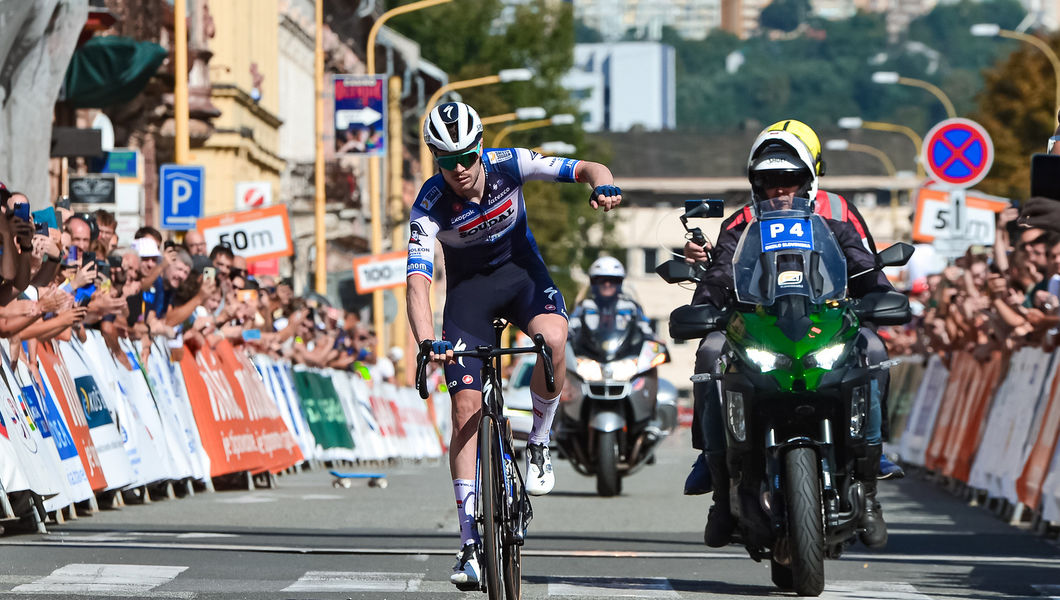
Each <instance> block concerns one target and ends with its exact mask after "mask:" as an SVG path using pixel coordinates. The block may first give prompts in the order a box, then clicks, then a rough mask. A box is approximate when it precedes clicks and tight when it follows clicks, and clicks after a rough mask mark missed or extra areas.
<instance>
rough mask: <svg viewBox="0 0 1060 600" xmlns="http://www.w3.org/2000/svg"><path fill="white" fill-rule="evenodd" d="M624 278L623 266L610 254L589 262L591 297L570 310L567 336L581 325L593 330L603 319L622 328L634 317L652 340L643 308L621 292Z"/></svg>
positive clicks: (576, 332) (572, 337) (651, 332)
mask: <svg viewBox="0 0 1060 600" xmlns="http://www.w3.org/2000/svg"><path fill="white" fill-rule="evenodd" d="M625 278H626V269H625V267H623V266H622V263H621V262H619V260H618V259H617V258H615V257H613V256H601V257H600V258H598V259H596V260H594V261H593V264H591V265H589V289H590V290H591V292H592V297H590V298H585V299H584V300H582V301H581V302H579V303H578V306H576V307H575V308H574V311H572V312H571V314H570V322H569V324H568V329H569V330H570V333H569V336H568V337H569V338H570V339H572V340H573V339H576V338H577V337H578V331H579V330H580V329H581V328H582V327H583V326H584V327H588V328H589V329H590V330H592V329H596V327H597V326H598V325H599V324H600V323H601V322H603V321H604V320H606V319H613V320H614V321H615V325H616V328H618V329H625V328H626V326H627V324H628V323H629V321H630V320H635V321H636V322H637V323H638V324H639V325H640V328H641V331H643V332H644V335H645V336H646V337H648V338H649V339H653V340H654V339H655V337H656V336H655V332H654V331H652V329H651V325H650V324H649V323H648V317H646V316H644V309H642V308H641V307H640V304H637V302H636V301H635V300H633V299H632V298H630V297H629V296H627V295H625V294H623V293H622V282H623V281H624V280H625Z"/></svg>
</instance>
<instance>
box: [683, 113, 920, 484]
mask: <svg viewBox="0 0 1060 600" xmlns="http://www.w3.org/2000/svg"><path fill="white" fill-rule="evenodd" d="M770 131H787V132H789V133H791V134H792V135H794V136H795V137H797V138H798V139H799V140H800V141H801V142H802V143H803V144H805V145H806V147H807V148H809V149H810V152H811V155H812V157H813V161H814V171H815V173H816V174H817V175H818V176H820V175H824V169H825V165H824V158H823V156H822V155H821V141H820V139H819V138H818V137H817V134H816V133H815V132H814V131H813V129H811V128H810V126H808V125H806V124H805V123H803V122H801V121H796V120H794V119H785V120H783V121H777V122H776V123H773V124H772V125H770V126H769V127H767V128H765V129H763V130H762V133H761V134H760V135H759V137H758V139H756V140H755V144H754V145H753V146H752V149H751V153H752V155H753V154H754V153H755V149H756V148H757V147H758V146H759V145H760V144H761V143H762V141H763V139H762V136H763V135H765V134H766V133H767V132H770ZM814 199H815V202H814V212H816V213H817V214H819V215H821V216H822V217H824V218H826V219H835V220H837V221H846V222H848V223H850V224H851V225H852V226H853V227H854V230H855V231H857V233H858V235H859V236H860V237H861V243H862V245H864V246H865V248H866V249H868V250H869V252H871V253H873V254H875V253H876V243H875V241H874V240H873V239H872V234H871V233H870V232H869V226H868V225H867V224H866V223H865V219H864V217H862V216H861V213H860V212H859V211H858V209H857V207H856V206H854V205H853V204H850V203H848V202H847V201H846V198H844V197H842V196H840V195H839V194H836V193H833V192H828V191H825V190H820V189H818V190H817V191H816V194H815V196H814ZM753 218H754V214H753V208H752V206H751V205H750V204H749V205H747V206H745V207H743V208H742V209H741V210H739V211H737V212H736V213H735V214H734V215H733V216H732V217H731V218H729V219H727V220H726V221H725V222H724V223H723V224H722V228H723V229H728V228H733V227H737V226H740V225H741V224H743V225H746V224H747V223H749V222H750V221H751V220H752V219H753ZM711 249H712V246H711V244H710V242H709V241H708V242H707V243H706V245H704V246H700V245H697V244H695V243H693V242H691V241H689V242H687V243H686V244H685V247H684V255H685V260H686V262H689V263H695V262H704V261H706V260H708V255H707V252H708V251H710V250H711ZM719 343H720V342H718V341H716V340H715V341H713V342H712V344H711V345H710V346H707V347H705V348H704V347H703V346H701V347H700V351H701V352H705V353H706V355H705V357H704V360H708V361H709V360H711V356H714V357H715V358H714V359H713V360H716V356H718V355H719V354H720V352H721V347H720V346H718V344H719ZM868 343H869V345H870V347H869V349H868V354H869V356H870V360H872V361H873V362H874V363H876V362H880V361H883V360H886V359H887V348H886V347H885V346H884V344H883V342H882V340H880V339H879V338H876V339H873V340H869V341H868ZM699 366H700V363H699V362H698V361H697V363H696V367H697V372H699V370H698V368H699ZM878 377H879V378H880V385H881V389H882V390H883V393H882V395H881V402H882V414H883V425H882V430H883V438H884V439H888V438H889V437H890V435H889V429H890V427H889V425H890V423H889V419H888V414H889V413H888V410H887V396H888V393H887V392H888V388H889V383H890V374H889V373H888V372H887V371H882V372H881V373H880V374H879V375H878ZM705 385H706V384H696V385H695V386H694V388H693V389H694V390H698V392H697V393H694V394H693V395H694V396H695V409H694V411H693V416H692V447H693V448H694V449H696V450H699V451H700V454H699V456H697V457H696V461H695V463H693V465H692V471H691V472H690V473H689V474H688V477H687V478H686V479H685V488H684V493H685V495H686V496H697V495H700V494H706V493H708V492H710V491H711V489H712V486H711V480H710V470H709V469H708V468H707V461H706V454H705V453H704V439H705V436H706V434H705V433H704V423H703V419H702V414H703V410H702V403H703V392H702V389H703V388H704V387H705ZM902 477H905V471H903V470H902V467H900V466H899V465H897V464H895V463H894V462H892V461H891V460H890V459H889V458H888V457H887V455H886V454H882V453H881V454H880V472H879V475H878V478H879V479H901V478H902Z"/></svg>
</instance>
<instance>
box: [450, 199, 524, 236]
mask: <svg viewBox="0 0 1060 600" xmlns="http://www.w3.org/2000/svg"><path fill="white" fill-rule="evenodd" d="M514 214H515V202H514V201H513V200H512V199H511V198H509V199H508V200H507V201H506V202H502V203H501V204H500V205H499V206H497V207H496V208H491V209H490V210H489V212H487V213H485V214H482V215H479V217H478V218H477V219H472V220H471V221H468V222H467V223H464V224H463V225H461V226H460V228H459V231H460V237H462V238H465V237H467V236H469V235H473V234H475V233H478V232H480V231H482V230H485V229H489V228H490V227H492V226H494V225H496V224H497V223H500V222H502V221H506V220H508V218H509V217H511V216H512V215H514Z"/></svg>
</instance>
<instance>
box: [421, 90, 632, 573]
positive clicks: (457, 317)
mask: <svg viewBox="0 0 1060 600" xmlns="http://www.w3.org/2000/svg"><path fill="white" fill-rule="evenodd" d="M423 140H424V142H425V143H426V144H427V146H428V147H429V148H430V149H431V152H432V153H433V154H434V159H435V162H437V163H438V166H439V168H440V170H441V173H440V174H439V175H435V176H434V177H431V178H430V179H428V180H427V181H426V182H425V183H424V184H423V187H422V188H421V189H420V192H419V195H418V196H417V198H416V202H415V204H414V205H413V207H412V211H411V215H410V223H409V228H410V230H411V236H410V238H409V245H408V252H409V257H408V268H407V283H408V315H409V323H410V325H411V327H412V332H413V334H414V336H415V338H416V341H417V343H418V344H425V343H427V344H429V345H430V347H431V355H430V358H431V360H432V361H438V362H442V363H444V364H445V375H446V381H447V382H448V389H449V394H450V397H451V398H452V409H453V416H452V419H453V433H452V441H451V443H450V450H449V468H450V471H451V473H452V477H453V490H454V492H455V494H456V505H457V513H458V516H459V521H460V538H461V550H460V552H459V553H458V554H457V563H456V566H455V567H454V568H453V573H452V575H451V576H450V581H452V582H453V583H455V584H457V585H458V586H466V585H467V584H473V583H477V582H478V581H479V578H480V571H479V566H478V563H477V560H476V558H475V547H476V544H477V543H478V541H479V540H478V539H477V533H476V531H475V523H474V514H475V461H476V448H477V443H476V440H477V438H478V421H479V414H480V412H481V411H480V408H481V406H482V382H481V381H480V374H481V367H482V365H481V361H479V360H475V359H469V358H462V359H460V360H459V361H456V360H454V359H453V352H454V350H464V349H467V348H474V347H476V346H479V345H491V344H493V343H494V332H493V325H492V323H493V319H494V317H504V318H507V319H509V320H510V321H511V322H512V323H513V324H515V325H516V326H517V327H519V328H520V329H521V330H523V331H524V332H526V333H528V334H529V335H530V336H531V337H533V336H534V335H535V334H538V333H540V334H542V335H543V336H544V338H545V341H546V343H547V344H548V345H549V346H550V347H551V349H552V358H553V367H554V368H555V384H556V388H555V389H556V390H557V392H556V393H555V394H554V395H553V394H549V393H548V391H547V388H546V384H545V376H544V368H543V366H542V365H541V364H538V365H537V366H536V367H535V369H534V374H533V377H532V379H531V383H530V391H531V392H530V393H531V398H532V400H533V406H534V420H533V428H532V430H531V433H530V439H529V442H530V443H529V444H528V445H527V452H526V457H527V465H526V491H527V492H528V493H529V494H531V495H535V496H538V495H542V494H547V493H548V492H549V491H551V490H552V487H553V485H555V478H554V475H553V473H552V463H551V460H550V458H549V453H548V441H549V429H550V427H551V425H552V419H553V417H554V416H555V414H556V408H557V406H558V404H559V390H562V389H563V381H564V375H565V373H566V371H565V368H564V344H565V343H566V340H567V313H566V309H565V306H564V303H563V296H562V295H560V293H559V290H558V289H557V288H556V285H555V284H554V283H553V282H552V278H551V277H550V276H549V274H548V267H546V266H545V263H544V260H543V259H542V258H541V253H540V252H539V251H538V248H537V243H536V242H535V241H534V236H533V234H532V233H531V232H530V229H529V226H528V224H527V219H526V204H525V201H524V199H523V194H522V185H523V183H524V182H526V181H531V180H540V181H557V182H567V183H575V182H578V183H588V184H589V185H590V186H592V188H593V191H592V193H591V194H590V197H589V202H590V204H591V205H592V206H593V208H599V207H601V206H602V207H603V208H604V210H605V211H608V210H611V209H612V208H615V207H616V206H618V204H619V203H620V202H621V201H622V196H621V191H620V190H619V189H618V188H617V187H616V186H615V185H614V177H613V176H612V175H611V171H610V170H609V169H608V168H607V167H606V166H604V165H601V164H599V163H595V162H589V161H580V160H576V159H571V158H558V157H557V158H554V157H547V156H541V155H539V154H537V153H536V152H532V151H530V150H527V149H525V148H491V149H488V150H486V151H483V149H482V121H481V120H480V119H479V116H478V113H476V112H475V109H473V108H471V107H470V106H468V105H466V104H463V103H461V102H449V103H446V104H442V105H440V106H437V107H435V108H434V109H433V110H432V111H431V112H430V114H429V115H428V117H427V120H426V122H425V123H424V127H423ZM435 240H437V241H438V242H440V243H441V246H442V250H443V252H444V258H445V266H446V275H447V277H446V279H447V288H446V302H445V308H444V313H443V318H442V319H443V320H442V338H441V339H435V331H434V323H433V318H432V315H433V312H432V309H431V303H430V286H431V282H432V278H433V275H434V245H435ZM553 396H554V397H553Z"/></svg>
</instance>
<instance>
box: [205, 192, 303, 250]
mask: <svg viewBox="0 0 1060 600" xmlns="http://www.w3.org/2000/svg"><path fill="white" fill-rule="evenodd" d="M196 228H197V229H198V230H199V232H200V233H202V235H203V237H204V238H206V247H207V248H213V247H214V246H216V245H217V244H225V245H227V246H228V247H230V248H231V249H232V252H233V253H234V254H236V255H238V256H243V257H246V259H247V260H248V261H251V262H255V261H262V260H269V259H272V258H279V257H281V256H290V255H291V254H293V253H294V249H293V248H292V247H291V224H290V221H289V220H288V217H287V207H286V206H284V205H282V204H278V205H276V206H269V207H266V208H259V209H256V210H246V211H241V212H234V213H227V214H223V215H214V216H212V217H205V218H202V219H199V221H198V223H197V224H196Z"/></svg>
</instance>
